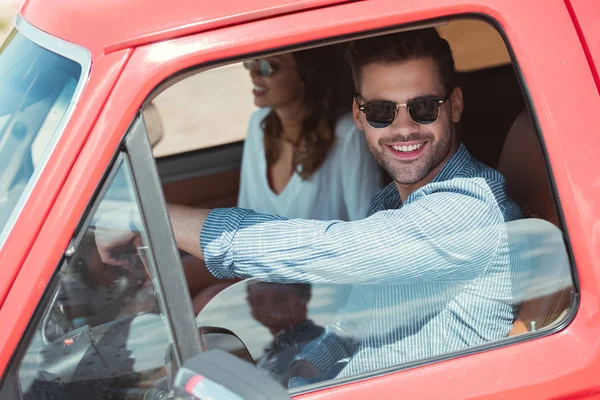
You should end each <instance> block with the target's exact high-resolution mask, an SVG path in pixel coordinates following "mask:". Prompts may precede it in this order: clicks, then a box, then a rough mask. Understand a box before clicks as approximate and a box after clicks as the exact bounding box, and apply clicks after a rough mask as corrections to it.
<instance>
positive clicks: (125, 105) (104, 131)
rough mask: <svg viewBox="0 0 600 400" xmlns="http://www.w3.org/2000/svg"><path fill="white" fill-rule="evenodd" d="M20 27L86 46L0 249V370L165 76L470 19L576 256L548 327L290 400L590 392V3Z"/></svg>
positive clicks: (599, 244) (269, 4)
mask: <svg viewBox="0 0 600 400" xmlns="http://www.w3.org/2000/svg"><path fill="white" fill-rule="evenodd" d="M20 14H21V16H22V18H23V19H24V20H26V21H27V22H28V23H29V24H31V25H33V26H35V27H37V28H39V29H40V30H42V31H45V32H47V33H49V34H51V35H53V36H56V37H58V38H61V39H64V40H66V41H68V42H72V43H75V44H77V45H79V46H81V47H84V48H86V49H88V50H89V52H90V54H91V62H92V68H91V72H90V74H89V78H88V81H87V84H86V86H85V89H84V91H83V93H82V96H81V98H80V100H79V103H78V105H77V107H76V109H75V112H74V114H73V115H72V118H71V119H70V121H69V122H68V124H67V126H66V129H65V131H64V133H63V134H62V136H61V137H60V140H59V142H58V145H57V146H56V148H55V150H54V152H53V154H52V155H51V157H50V159H49V162H48V163H47V165H46V167H45V169H44V170H43V172H42V174H41V176H40V178H39V180H38V182H37V184H36V186H35V187H34V189H33V192H32V194H31V196H30V197H29V199H28V201H27V203H26V204H25V206H24V208H23V209H22V211H21V213H20V215H19V217H18V219H17V220H16V222H15V224H14V226H13V228H12V230H11V232H10V234H9V235H8V237H7V239H6V242H5V243H4V245H3V246H2V248H1V249H0V265H1V266H2V268H0V326H2V329H0V370H2V371H4V370H6V368H8V366H9V365H10V363H11V360H12V358H13V355H14V352H15V350H16V348H17V346H18V345H19V343H20V340H21V337H22V335H23V333H24V332H25V329H26V328H27V326H28V324H29V321H30V320H31V318H32V316H33V314H34V312H35V310H36V308H37V307H38V303H39V301H40V299H41V297H42V295H43V294H44V290H45V289H46V287H47V285H48V282H49V280H50V278H51V277H52V275H53V273H54V271H55V270H56V268H57V265H58V264H59V261H60V260H61V257H62V256H63V253H64V252H65V249H67V247H68V246H69V241H70V238H71V237H72V235H73V233H74V231H75V229H76V227H77V224H78V222H79V221H80V219H81V216H82V215H83V214H84V212H85V210H86V207H87V206H88V204H89V203H90V201H91V199H92V196H93V194H94V191H95V190H96V188H97V187H98V185H99V182H100V181H101V178H102V176H103V174H104V172H105V171H106V169H107V168H108V166H109V163H110V161H111V158H112V157H113V154H114V153H115V152H116V150H117V148H118V146H119V143H120V142H121V140H122V138H123V135H124V134H125V132H126V130H127V128H128V126H129V125H130V122H131V121H132V119H133V118H134V116H135V115H136V112H137V111H138V110H139V108H140V106H141V105H142V102H143V101H144V99H145V98H146V97H147V96H148V95H149V94H150V92H151V91H152V90H153V89H154V88H155V87H156V86H157V85H158V84H160V83H161V82H162V81H163V80H165V79H166V78H168V77H169V76H171V75H173V74H175V73H177V72H178V71H180V70H182V69H185V68H188V67H191V66H195V65H199V64H204V63H216V64H218V63H219V62H221V60H228V59H231V58H235V57H236V56H241V55H249V54H252V53H257V52H261V51H265V50H268V49H275V48H281V47H286V46H291V45H295V44H301V43H306V42H311V41H315V40H319V39H323V38H331V37H345V36H349V35H352V34H354V33H357V32H363V31H369V30H375V29H381V28H385V27H390V26H395V25H401V24H410V23H415V22H419V21H430V20H434V19H440V18H448V17H451V16H465V15H478V16H485V17H486V18H487V19H489V20H490V21H493V22H494V23H495V24H496V26H497V27H498V29H499V31H500V32H502V33H503V34H504V35H505V37H506V39H507V42H508V43H509V44H510V48H511V49H512V51H513V55H514V58H513V60H514V62H516V63H517V65H518V68H519V69H520V71H521V73H522V77H523V79H524V83H525V91H526V93H528V95H529V100H530V101H531V104H532V108H533V109H534V110H535V118H536V120H537V123H538V125H539V127H540V129H541V132H542V136H543V142H544V146H545V149H546V152H547V157H548V160H549V164H550V168H551V172H552V176H553V179H554V182H555V185H556V189H557V192H558V196H559V199H560V209H561V211H562V215H563V218H564V222H565V226H566V229H567V232H568V241H569V243H570V245H571V248H572V253H573V257H574V260H575V270H576V274H577V278H578V285H579V286H578V288H579V294H580V301H579V307H578V310H577V314H576V316H575V318H574V319H573V320H572V322H571V323H570V324H569V325H568V326H567V327H566V328H564V329H563V330H561V331H559V332H557V333H554V334H551V335H546V336H544V337H541V338H538V339H535V340H527V341H519V340H515V342H514V343H507V344H505V345H504V346H502V347H499V348H496V349H492V350H489V351H483V352H479V353H476V354H472V355H468V356H465V357H459V358H454V359H450V360H447V361H442V362H437V363H433V364H429V365H425V366H422V367H418V368H413V369H408V370H403V371H398V372H396V373H391V374H387V375H384V376H379V377H373V378H369V379H366V380H360V381H356V382H352V383H348V384H345V385H342V386H337V387H331V388H325V389H323V390H319V391H315V392H312V393H308V394H304V395H301V396H300V397H301V398H314V399H334V398H335V399H337V398H344V399H365V398H380V399H384V398H397V397H406V398H409V397H410V398H488V397H489V398H492V397H493V398H511V399H512V398H523V399H525V398H527V399H531V398H592V397H594V398H595V397H597V396H600V380H599V379H598V372H599V371H600V180H599V178H598V176H599V174H598V171H600V135H599V134H598V133H597V132H598V121H597V120H596V118H597V117H598V110H600V69H599V68H600V3H598V2H597V1H595V0H531V1H527V2H526V1H519V0H508V1H507V0H470V1H467V0H428V1H427V2H424V1H420V0H403V1H397V0H372V1H339V0H338V1H336V0H286V1H285V2H282V1H279V0H256V1H252V2H244V1H230V2H223V1H221V2H199V1H188V0H176V1H173V2H171V3H170V4H169V6H168V7H166V6H165V2H164V1H158V0H150V1H138V0H119V1H113V0H98V1H96V0H94V1H84V2H82V1H73V0H66V1H65V0H62V1H57V0H43V1H42V0H29V1H27V2H26V3H25V4H24V5H23V6H22V8H21V11H20Z"/></svg>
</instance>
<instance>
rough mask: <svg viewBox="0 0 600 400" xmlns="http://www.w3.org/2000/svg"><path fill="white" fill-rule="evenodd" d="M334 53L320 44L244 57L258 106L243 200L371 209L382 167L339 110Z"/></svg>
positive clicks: (354, 215) (275, 208)
mask: <svg viewBox="0 0 600 400" xmlns="http://www.w3.org/2000/svg"><path fill="white" fill-rule="evenodd" d="M332 54H334V51H333V50H332V49H331V48H317V49H311V50H304V51H299V52H295V53H288V54H282V55H278V56H273V57H268V58H263V59H258V60H252V61H248V62H245V63H244V66H245V67H246V68H247V69H248V70H249V71H250V77H251V78H252V83H253V84H254V89H253V94H254V104H256V105H257V106H258V107H261V108H260V109H259V110H258V111H256V112H255V113H254V114H253V116H252V118H251V119H250V124H249V128H248V135H247V138H246V142H245V144H244V154H243V159H242V171H241V183H240V192H239V197H238V206H239V207H243V208H249V209H252V210H255V211H257V212H261V213H269V214H276V215H281V216H284V217H287V218H308V219H320V220H340V219H341V220H354V219H360V218H364V217H365V216H366V214H367V211H368V208H369V199H370V198H371V196H373V195H374V194H375V193H376V192H377V190H378V189H380V188H381V187H382V186H383V183H382V177H381V172H380V169H379V166H378V164H377V163H376V161H375V160H374V159H373V158H372V156H371V154H370V153H369V149H368V147H367V144H366V142H365V141H364V139H363V137H362V134H361V132H359V131H358V129H357V128H356V126H355V125H354V122H353V120H352V116H351V114H350V113H349V112H346V113H344V114H341V113H339V110H340V108H341V107H339V103H340V102H339V97H340V96H339V91H338V90H336V89H335V82H339V80H340V76H341V75H343V74H340V69H339V68H337V67H338V65H336V63H335V60H334V57H333V56H332ZM349 87H351V83H350V82H349ZM350 101H351V100H349V101H348V102H347V104H344V106H345V108H346V110H349V108H350V105H351V103H350Z"/></svg>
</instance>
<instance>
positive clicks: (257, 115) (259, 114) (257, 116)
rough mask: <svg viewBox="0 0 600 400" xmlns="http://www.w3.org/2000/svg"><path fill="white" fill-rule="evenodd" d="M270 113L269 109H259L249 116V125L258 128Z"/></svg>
mask: <svg viewBox="0 0 600 400" xmlns="http://www.w3.org/2000/svg"><path fill="white" fill-rule="evenodd" d="M270 111H271V108H270V107H261V108H259V109H258V110H256V111H254V112H253V113H252V115H251V116H250V125H256V126H260V124H261V122H262V120H263V119H264V118H265V117H266V116H267V114H269V112H270Z"/></svg>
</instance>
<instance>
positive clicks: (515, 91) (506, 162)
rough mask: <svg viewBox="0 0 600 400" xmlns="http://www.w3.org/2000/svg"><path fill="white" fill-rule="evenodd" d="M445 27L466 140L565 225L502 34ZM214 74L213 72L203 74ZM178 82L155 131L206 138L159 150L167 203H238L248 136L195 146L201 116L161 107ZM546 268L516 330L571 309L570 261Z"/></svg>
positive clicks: (193, 104) (543, 213)
mask: <svg viewBox="0 0 600 400" xmlns="http://www.w3.org/2000/svg"><path fill="white" fill-rule="evenodd" d="M437 29H438V30H439V32H440V34H441V36H442V37H444V38H446V39H447V40H448V42H449V43H450V46H451V48H452V50H453V55H454V57H455V62H456V67H457V72H458V75H459V85H460V87H461V88H462V90H463V94H464V112H463V116H462V120H461V123H460V127H459V129H460V134H461V139H462V141H463V143H464V144H465V145H466V147H467V148H468V149H469V151H470V152H471V153H472V154H473V155H474V156H475V157H476V158H477V159H478V160H480V161H482V162H483V163H485V164H486V165H488V166H490V167H493V168H496V169H498V170H499V171H500V172H501V173H502V174H503V175H504V176H505V178H506V181H507V186H508V191H509V194H510V195H511V196H512V197H513V199H515V201H516V202H517V203H518V204H519V206H520V207H521V208H522V210H523V212H524V214H525V216H526V217H532V218H540V219H543V220H546V221H548V222H550V223H552V224H554V225H555V226H557V227H558V228H560V229H562V228H563V227H562V225H561V222H560V218H559V213H558V211H557V210H558V208H557V204H556V202H555V196H554V191H553V187H552V181H551V178H550V177H551V175H550V173H549V167H548V164H547V163H546V160H545V157H544V152H543V147H542V145H541V142H540V138H539V135H538V132H537V129H536V126H535V123H534V122H533V121H534V118H533V117H532V114H531V110H530V109H528V106H527V103H526V101H525V97H524V87H523V85H522V84H521V82H520V80H519V78H518V75H517V67H516V65H515V64H514V63H513V62H512V61H511V57H510V55H509V51H508V49H507V47H506V44H505V42H504V40H503V38H502V36H501V35H500V34H499V33H498V31H497V30H496V29H494V27H493V26H492V25H491V24H489V23H487V22H485V21H482V20H476V19H461V20H452V21H449V22H447V23H444V24H441V25H439V26H437ZM343 45H344V44H342V45H331V46H332V48H334V51H336V52H343V50H344V48H343ZM336 46H337V47H336ZM339 67H340V68H341V71H342V72H341V73H340V81H341V82H347V81H348V78H349V75H348V74H349V69H347V68H346V69H344V65H342V64H340V66H339ZM222 68H223V69H225V68H229V67H222ZM207 72H210V71H206V72H204V71H203V72H199V73H197V74H196V75H198V74H199V75H201V74H206V73H207ZM240 73H241V74H242V75H243V74H247V71H243V70H242V71H240ZM190 75H191V76H190ZM196 75H194V74H193V73H192V74H190V73H189V72H188V73H187V74H186V76H185V77H183V78H182V77H176V78H174V81H177V82H178V84H179V85H182V84H185V83H186V80H188V81H191V79H193V78H194V76H196ZM238 79H243V77H242V78H238ZM248 80H249V79H248ZM170 85H173V82H168V83H165V84H164V85H163V90H164V91H163V90H161V91H158V92H159V93H160V94H158V96H156V94H155V95H154V96H153V97H152V98H151V99H149V100H151V101H148V102H147V104H148V105H152V107H154V106H156V107H155V108H156V110H154V111H153V114H154V117H153V118H154V122H153V123H152V124H153V125H154V126H155V128H153V129H160V130H162V132H163V134H164V138H163V139H162V142H163V144H164V142H167V141H169V140H171V138H172V137H173V136H180V137H185V138H188V139H189V138H190V137H191V136H192V135H194V132H195V135H196V136H198V137H199V138H198V139H195V140H196V142H194V143H192V141H189V142H188V146H190V147H191V149H190V150H189V151H181V152H179V153H176V154H168V155H162V156H161V154H160V153H161V152H160V151H158V152H157V151H156V150H157V149H156V148H155V155H157V157H156V162H157V167H158V170H159V174H160V176H161V180H162V183H163V191H164V194H165V198H166V201H167V202H172V203H177V204H186V205H193V206H198V207H207V208H212V207H232V206H235V205H236V200H237V192H238V187H239V176H240V170H239V169H240V162H241V152H242V148H243V141H241V140H237V141H232V142H225V143H222V144H220V145H216V146H209V147H204V148H198V149H194V148H193V147H194V146H202V142H201V141H199V140H201V139H200V138H202V136H203V135H206V134H205V133H203V132H204V131H205V129H204V128H203V124H202V122H203V121H202V120H200V121H199V122H200V124H198V125H197V126H194V127H192V128H191V129H190V131H188V132H186V133H181V132H177V127H176V126H171V125H170V124H169V122H168V121H167V120H166V119H165V114H168V112H169V110H161V107H160V105H161V96H163V97H164V96H167V95H168V92H169V90H174V89H175V86H176V85H175V86H170ZM338 87H339V89H338V90H342V91H345V93H344V95H345V96H347V95H350V96H351V95H352V92H348V87H347V85H346V88H343V87H342V85H338ZM164 88H166V89H164ZM201 89H202V88H200V90H201ZM350 90H352V88H350ZM180 92H181V90H180ZM212 100H213V101H214V103H215V104H217V107H218V106H219V105H222V104H225V103H220V102H219V99H218V98H214V99H212ZM228 101H229V99H228ZM201 103H202V99H198V101H194V100H191V101H189V102H188V107H190V108H191V111H190V113H192V112H193V110H194V109H196V108H198V107H200V104H201ZM251 111H252V109H250V112H251ZM218 113H219V110H218V109H216V110H215V111H214V114H211V115H208V116H207V118H211V119H213V120H214V119H217V120H218V119H219V116H218ZM158 115H160V116H161V117H158ZM159 118H160V119H161V120H158V119H159ZM242 120H243V119H242ZM490 121H493V123H490ZM146 123H147V124H148V123H149V121H146ZM207 125H210V124H209V123H207ZM236 129H237V132H236V134H237V137H242V138H243V135H244V130H245V129H246V125H245V121H244V122H242V123H241V124H240V125H239V127H237V128H236ZM233 136H235V135H233ZM211 140H214V139H211ZM209 141H210V140H209ZM539 273H540V274H543V276H546V277H547V276H549V275H552V276H554V277H556V279H554V280H552V281H553V282H555V285H556V290H549V293H548V294H547V295H544V296H541V297H538V298H535V299H532V300H530V301H527V302H526V303H525V304H523V305H522V307H521V311H520V313H519V315H518V317H517V319H516V321H515V324H514V327H513V330H512V331H511V335H516V334H519V333H525V332H528V331H530V330H532V329H533V330H537V329H541V328H544V327H546V326H548V325H550V324H552V323H555V322H557V321H559V320H560V318H559V317H560V316H561V315H564V314H565V313H566V310H567V309H568V307H569V304H570V302H571V293H572V290H573V289H572V282H571V274H570V271H569V265H568V264H567V265H561V266H559V267H558V268H556V270H552V268H545V269H540V271H539Z"/></svg>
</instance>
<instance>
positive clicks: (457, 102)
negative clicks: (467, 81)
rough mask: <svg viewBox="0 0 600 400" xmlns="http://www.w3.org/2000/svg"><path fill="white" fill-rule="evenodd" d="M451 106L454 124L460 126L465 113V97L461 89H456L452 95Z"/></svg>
mask: <svg viewBox="0 0 600 400" xmlns="http://www.w3.org/2000/svg"><path fill="white" fill-rule="evenodd" d="M450 104H451V105H452V122H453V123H455V124H458V123H459V122H460V118H461V116H462V112H463V95H462V89H461V88H459V87H455V88H454V90H453V91H452V94H451V95H450Z"/></svg>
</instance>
